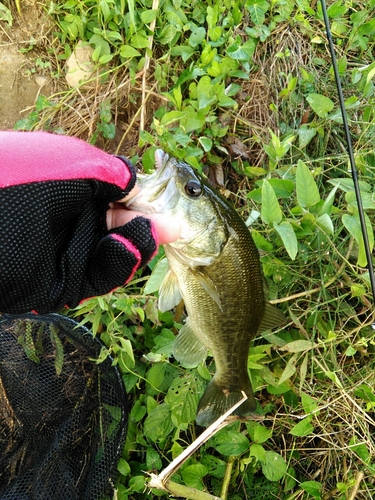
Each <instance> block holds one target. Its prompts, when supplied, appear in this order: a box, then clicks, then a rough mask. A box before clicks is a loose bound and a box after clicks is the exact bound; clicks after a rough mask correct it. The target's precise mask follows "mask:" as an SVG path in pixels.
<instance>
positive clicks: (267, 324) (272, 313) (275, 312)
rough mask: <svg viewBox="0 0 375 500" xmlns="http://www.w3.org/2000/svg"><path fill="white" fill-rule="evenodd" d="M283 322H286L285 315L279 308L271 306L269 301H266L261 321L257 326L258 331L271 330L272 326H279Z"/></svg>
mask: <svg viewBox="0 0 375 500" xmlns="http://www.w3.org/2000/svg"><path fill="white" fill-rule="evenodd" d="M283 323H286V317H285V316H284V314H283V313H282V312H281V311H280V310H279V309H276V307H273V306H272V305H271V304H270V303H269V302H266V307H265V310H264V314H263V318H262V321H261V323H260V325H259V328H258V333H262V332H265V331H266V330H271V329H272V328H275V327H276V326H280V325H282V324H283Z"/></svg>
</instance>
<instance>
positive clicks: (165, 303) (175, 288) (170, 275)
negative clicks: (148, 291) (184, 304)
mask: <svg viewBox="0 0 375 500" xmlns="http://www.w3.org/2000/svg"><path fill="white" fill-rule="evenodd" d="M181 299H182V296H181V291H180V287H179V285H178V282H177V276H176V275H175V273H174V272H173V271H171V270H170V269H169V270H168V272H167V274H166V275H165V277H164V279H163V281H162V283H161V285H160V288H159V300H158V307H159V309H160V311H161V312H165V311H169V310H170V309H173V307H175V306H177V304H179V303H180V301H181Z"/></svg>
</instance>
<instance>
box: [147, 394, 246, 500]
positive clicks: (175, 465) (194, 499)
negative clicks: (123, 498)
mask: <svg viewBox="0 0 375 500" xmlns="http://www.w3.org/2000/svg"><path fill="white" fill-rule="evenodd" d="M242 396H243V398H242V399H241V400H240V401H238V403H236V404H235V405H234V406H233V407H232V408H230V409H229V410H228V411H227V412H226V413H224V415H222V416H221V417H219V418H218V419H217V420H216V422H214V423H213V424H211V425H210V426H209V427H207V429H206V430H205V431H203V432H202V434H201V435H200V436H199V437H198V438H197V439H196V440H195V441H193V442H192V443H191V444H190V445H189V446H188V447H187V448H186V449H185V450H184V451H183V452H182V453H181V454H180V455H179V456H178V457H177V458H175V459H174V460H173V461H172V462H171V463H170V464H169V465H168V467H166V468H165V469H164V470H163V471H162V472H161V473H160V474H159V475H158V474H152V473H151V474H150V478H151V479H150V481H149V483H148V486H149V487H150V488H157V489H159V490H163V491H167V492H168V493H170V494H172V495H177V496H182V497H184V498H190V499H191V500H208V499H211V500H213V499H217V500H220V499H219V497H214V496H212V495H209V494H207V493H204V492H202V491H199V490H195V489H194V488H187V487H186V486H183V485H181V484H177V483H173V482H172V481H169V478H170V477H171V476H172V475H173V474H174V473H175V472H176V471H177V470H178V469H179V468H180V467H181V465H182V464H183V463H184V462H186V460H187V459H188V458H189V457H191V455H192V454H193V453H194V452H195V451H196V450H198V448H200V447H201V446H202V445H203V444H204V443H205V442H206V441H208V439H210V438H211V437H212V436H214V435H215V434H216V433H217V432H218V431H219V430H220V429H222V428H223V427H225V426H226V425H228V424H230V423H232V422H233V421H235V420H238V418H237V417H231V414H232V413H233V412H234V410H236V409H237V408H238V407H239V406H240V405H242V403H244V402H245V401H246V400H247V396H246V394H245V393H244V392H242ZM183 492H185V494H183ZM186 495H187V496H186Z"/></svg>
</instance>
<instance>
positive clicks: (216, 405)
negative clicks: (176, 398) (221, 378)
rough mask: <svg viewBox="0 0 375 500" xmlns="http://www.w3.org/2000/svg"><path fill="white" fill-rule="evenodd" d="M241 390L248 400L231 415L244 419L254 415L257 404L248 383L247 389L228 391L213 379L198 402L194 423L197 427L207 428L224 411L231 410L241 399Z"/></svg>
mask: <svg viewBox="0 0 375 500" xmlns="http://www.w3.org/2000/svg"><path fill="white" fill-rule="evenodd" d="M241 390H243V391H244V392H245V394H246V395H247V397H248V399H247V400H246V401H244V402H243V403H242V405H241V406H239V407H238V408H237V409H236V410H235V411H234V412H233V415H237V416H239V417H245V416H246V415H250V414H251V413H254V412H255V410H256V406H257V403H256V401H255V399H254V395H253V391H252V388H251V385H250V381H249V382H248V384H247V387H245V388H243V389H239V390H238V391H237V390H236V391H230V390H229V389H225V388H224V387H221V386H220V385H219V384H218V383H217V382H216V380H215V377H214V378H213V379H212V380H211V382H210V383H209V384H208V387H207V389H206V391H205V392H204V394H203V396H202V398H201V400H200V401H199V405H198V411H197V418H196V422H197V424H198V425H201V426H203V427H208V426H209V425H211V424H212V423H214V422H215V421H216V420H217V419H218V418H219V417H221V416H222V415H223V414H224V413H225V412H226V411H228V410H229V409H230V408H232V407H233V406H234V405H235V404H236V403H238V401H240V400H241V399H242V397H243V396H242V392H241Z"/></svg>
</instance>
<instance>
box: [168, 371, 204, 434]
mask: <svg viewBox="0 0 375 500" xmlns="http://www.w3.org/2000/svg"><path fill="white" fill-rule="evenodd" d="M202 389H203V387H202V384H199V383H198V382H197V378H196V377H194V375H193V372H190V371H188V372H187V373H186V374H185V375H184V376H183V377H177V378H175V379H174V380H173V382H172V385H171V386H170V388H169V389H168V393H167V395H166V396H165V402H166V403H167V404H168V405H169V406H170V408H171V416H172V422H173V423H174V425H175V426H176V427H178V426H181V425H184V424H189V423H190V422H192V421H193V420H194V419H195V416H196V412H197V407H198V401H199V397H200V395H201V393H202V392H203V391H202Z"/></svg>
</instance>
